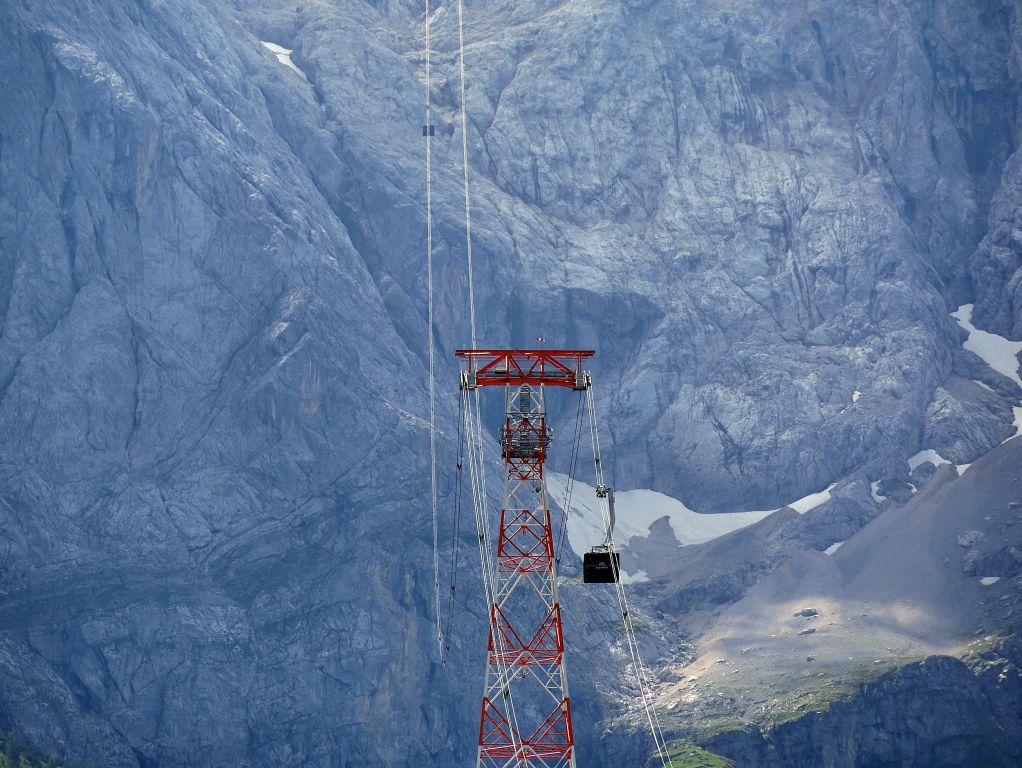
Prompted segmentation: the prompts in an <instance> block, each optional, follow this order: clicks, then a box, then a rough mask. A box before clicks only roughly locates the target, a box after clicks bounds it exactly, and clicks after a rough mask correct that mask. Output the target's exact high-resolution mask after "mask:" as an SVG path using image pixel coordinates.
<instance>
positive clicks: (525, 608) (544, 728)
mask: <svg viewBox="0 0 1022 768" xmlns="http://www.w3.org/2000/svg"><path fill="white" fill-rule="evenodd" d="M456 354H457V355H458V357H461V358H464V359H465V361H466V365H467V370H466V371H464V373H463V375H462V387H463V388H464V389H470V390H471V389H476V388H477V387H488V386H499V387H504V400H505V409H504V410H505V416H504V425H503V427H502V429H501V432H500V434H501V447H502V451H503V456H504V464H505V470H506V471H505V475H504V501H503V504H502V505H501V510H500V533H499V535H498V537H497V542H496V545H497V547H496V562H495V567H494V569H493V570H494V573H493V578H492V582H491V584H492V593H491V594H490V597H491V598H492V603H491V604H490V606H489V610H490V632H489V643H488V648H487V651H488V658H487V665H486V683H485V686H484V688H483V700H482V708H481V713H480V725H479V752H478V760H477V766H480V767H482V766H543V767H544V768H565V767H570V768H574V766H575V741H574V736H573V733H572V726H571V700H570V698H569V696H568V680H567V677H566V676H565V671H564V632H563V626H562V621H561V606H560V604H559V603H558V601H557V572H556V565H555V562H554V553H555V551H556V550H555V547H554V537H553V531H552V530H551V525H550V509H549V507H548V506H547V490H546V479H545V477H544V473H543V466H544V463H545V461H546V453H547V447H548V446H549V443H550V431H549V430H548V428H547V424H546V408H545V391H546V388H547V387H551V386H554V387H568V388H570V389H573V390H578V391H583V390H586V389H587V388H588V387H589V385H590V384H589V383H590V378H589V374H588V373H587V372H585V371H583V370H582V361H583V360H584V359H585V358H588V357H592V355H593V352H592V351H591V350H459V351H458V352H457V353H456ZM484 544H486V545H488V546H492V544H490V543H489V542H484ZM484 567H485V565H484Z"/></svg>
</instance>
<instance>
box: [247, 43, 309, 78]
mask: <svg viewBox="0 0 1022 768" xmlns="http://www.w3.org/2000/svg"><path fill="white" fill-rule="evenodd" d="M259 42H261V43H262V44H263V45H264V46H266V47H267V48H268V49H269V50H270V51H271V52H272V53H273V55H274V56H276V57H277V61H279V62H280V63H281V64H283V65H284V66H285V67H287V68H288V69H293V70H294V71H295V72H297V73H298V74H299V75H301V76H302V77H303V78H305V73H304V72H302V70H300V69H298V67H296V66H295V63H294V62H293V61H291V54H292V53H294V48H285V47H284V46H282V45H277V44H276V43H270V42H267V41H266V40H260V41H259ZM305 79H308V78H305Z"/></svg>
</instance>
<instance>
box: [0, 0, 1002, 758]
mask: <svg viewBox="0 0 1022 768" xmlns="http://www.w3.org/2000/svg"><path fill="white" fill-rule="evenodd" d="M1017 13H1018V9H1017V7H1016V6H1015V5H1014V4H1012V3H1007V2H1005V3H999V2H978V1H977V2H967V3H958V4H953V5H947V4H945V5H941V4H931V3H925V2H908V3H903V2H888V1H887V0H883V1H882V2H878V3H873V4H862V3H858V2H828V3H822V2H805V3H801V2H800V3H782V2H773V0H770V1H768V2H761V3H743V4H739V5H735V4H734V3H732V2H724V1H723V0H721V1H720V2H710V3H689V2H683V3H678V2H675V1H674V0H636V1H629V2H588V1H585V2H583V1H581V0H578V1H575V0H573V1H572V2H566V3H561V4H546V3H540V2H534V1H532V0H526V2H518V3H510V2H503V1H502V0H485V1H482V2H478V3H475V2H473V3H469V4H468V5H467V7H466V15H467V29H466V37H467V46H468V47H467V51H466V63H467V68H468V108H469V114H470V120H469V136H468V140H469V149H470V170H471V175H472V185H473V187H472V188H473V194H474V198H473V205H474V233H475V241H474V242H475V249H476V251H475V252H476V268H477V269H476V293H477V303H478V304H479V306H480V307H483V308H485V311H481V312H480V338H481V340H483V341H484V342H485V343H487V344H494V345H496V344H508V343H514V344H525V343H530V342H531V340H532V339H534V338H535V337H537V336H545V337H547V338H548V339H549V340H550V343H551V344H553V343H557V344H562V343H563V344H585V345H587V346H588V345H592V346H595V347H596V348H597V349H598V350H599V355H598V357H597V358H596V362H595V364H594V365H595V367H594V373H595V380H596V382H597V394H598V402H599V406H600V412H601V417H602V418H603V419H604V423H605V426H606V427H607V428H608V430H609V431H608V432H607V433H606V434H607V438H608V443H609V445H608V449H609V454H608V455H609V460H610V466H611V470H612V471H611V474H612V475H613V479H614V482H615V483H616V484H617V485H619V487H624V488H627V487H651V488H655V489H658V490H662V491H665V492H668V493H671V494H672V495H674V496H676V497H678V498H680V499H683V500H684V501H685V502H686V503H688V504H689V505H691V506H692V507H693V508H698V509H700V510H702V511H720V510H725V509H737V508H746V509H767V508H773V507H776V506H781V505H782V504H784V503H787V502H789V501H791V500H792V499H795V498H798V497H800V496H803V495H805V494H806V493H809V492H812V491H818V490H820V489H821V488H823V487H825V486H827V485H828V484H830V483H832V482H834V481H837V480H841V479H843V478H845V477H848V476H852V475H854V476H856V477H858V481H859V482H860V483H862V482H865V481H866V480H869V481H874V480H878V479H884V480H885V481H886V480H888V479H889V480H890V481H891V482H892V483H896V482H903V481H904V480H905V479H906V467H905V465H904V461H905V459H906V457H907V456H909V455H912V454H914V453H915V452H916V451H918V450H919V449H920V448H924V447H935V446H934V445H923V444H922V443H923V441H924V440H929V439H930V438H931V436H932V439H933V440H934V441H937V442H939V444H940V445H939V447H941V448H942V449H943V450H947V451H953V452H954V456H953V458H954V460H956V461H959V462H968V461H971V460H973V459H974V458H976V457H977V456H979V455H980V454H981V453H983V452H984V451H986V450H988V449H989V448H990V447H991V446H992V445H994V444H996V443H997V442H999V441H1000V440H1003V439H1004V438H1005V437H1008V436H1009V435H1010V434H1011V433H1012V427H1011V425H1010V423H1009V422H1010V409H1011V407H1012V406H1013V405H1016V404H1017V403H1018V400H1019V397H1020V396H1022V393H1020V392H1019V390H1018V388H1017V387H1016V385H1015V384H1014V383H1013V382H1012V381H1010V380H1008V379H1006V378H1004V377H1003V376H999V375H998V374H996V373H993V372H992V371H990V370H989V369H987V368H986V367H985V366H983V365H982V363H981V362H979V361H978V358H975V356H972V357H970V356H969V355H968V354H967V353H965V352H963V351H962V350H961V342H962V335H961V331H960V330H959V328H958V326H957V325H956V324H955V322H954V321H953V320H952V319H951V318H950V317H949V312H950V311H952V310H953V309H954V308H956V307H957V306H959V304H962V303H965V302H966V301H972V302H974V303H975V305H976V315H975V320H976V322H977V324H978V325H979V326H980V327H984V328H988V329H990V330H993V331H997V332H999V333H1001V334H1002V335H1006V336H1010V337H1012V338H1018V337H1019V335H1020V333H1022V302H1020V300H1019V290H1020V289H1019V277H1018V276H1019V271H1018V270H1019V258H1018V242H1016V241H1018V240H1019V238H1018V237H1017V232H1016V230H1015V224H1014V221H1015V216H1016V212H1017V208H1018V205H1017V202H1018V189H1019V161H1018V157H1017V155H1016V154H1014V153H1015V149H1016V144H1017V141H1016V139H1017V136H1018V125H1017V106H1018V105H1017V94H1018V61H1017V56H1018V34H1017ZM421 14H422V11H421V7H420V6H419V5H418V4H414V3H406V2H401V1H398V2H389V3H382V2H381V3H373V2H360V1H358V0H351V1H350V2H349V1H348V0H345V1H344V2H329V3H328V2H320V1H319V0H293V1H292V0H287V1H286V2H285V0H233V2H231V1H229V0H202V1H201V2H200V0H138V2H127V1H124V0H8V1H7V2H4V3H2V4H0V82H2V83H3V95H2V97H0V98H2V104H0V322H2V325H0V730H7V731H13V732H15V733H17V734H19V736H20V737H22V738H24V739H26V740H29V741H31V742H32V743H34V744H37V745H38V746H40V747H42V748H44V749H46V750H47V751H49V752H51V753H54V754H56V755H58V756H60V757H61V758H64V759H67V760H69V761H72V762H85V761H91V762H95V763H99V764H103V765H107V766H110V767H111V768H121V767H122V766H157V765H160V766H215V765H237V766H271V765H274V766H275V765H303V766H326V765H348V766H361V765H365V766H378V765H392V766H399V765H422V764H436V765H453V764H455V763H456V762H457V761H461V760H465V759H467V755H469V753H470V752H471V741H472V737H473V730H474V728H475V727H476V723H477V717H478V713H477V711H476V697H477V695H478V690H477V688H478V686H477V684H476V682H475V677H474V676H473V675H470V674H461V673H456V672H455V671H453V670H452V669H451V668H447V669H445V668H443V667H442V666H441V665H440V664H439V659H438V654H437V650H436V642H435V638H434V634H433V615H432V608H431V605H432V590H433V577H432V570H431V564H430V563H431V554H430V550H431V531H430V519H429V504H428V497H427V494H428V469H427V464H426V461H425V458H424V457H425V456H426V445H427V442H426V441H427V432H426V430H425V429H424V424H423V421H422V418H423V416H424V414H425V386H426V360H425V346H426V345H425V338H426V335H425V334H426V329H425V306H426V296H425V279H424V252H423V248H424V242H423V239H424V206H423V202H424V189H423V184H424V180H423V147H422V144H421V137H420V136H419V133H420V124H421V122H422V118H421V114H422V105H423V83H422V82H421V78H420V72H421V67H420V61H421V52H422V39H421V33H422V27H421V23H422V16H421ZM434 14H435V15H434V31H435V44H436V50H435V52H434V53H435V62H434V63H435V80H434V83H433V95H434V100H435V104H436V109H437V115H438V116H437V118H436V121H437V140H436V141H435V143H434V144H435V147H436V153H435V156H434V168H435V171H436V175H435V185H434V195H435V200H436V211H435V215H436V226H437V254H436V259H437V286H438V288H437V296H436V298H437V308H438V309H437V324H436V328H435V334H436V340H437V342H438V348H439V349H440V350H442V353H443V354H442V362H441V363H440V367H439V372H438V378H439V381H440V385H441V387H440V388H441V390H442V392H443V395H442V397H441V399H440V407H439V421H440V424H441V427H442V429H443V430H444V433H443V435H442V436H441V441H440V445H441V453H442V456H441V459H442V462H443V465H444V467H445V468H448V467H449V465H450V463H451V462H452V461H453V445H452V443H453V441H454V439H455V438H454V435H455V428H454V424H455V411H456V408H455V404H454V399H453V390H454V388H455V381H456V377H455V368H454V363H453V360H452V359H450V354H449V353H450V352H451V350H452V349H453V348H455V347H457V346H463V345H465V344H466V339H467V337H468V330H467V322H466V306H465V301H466V300H465V293H466V285H465V268H464V246H463V219H462V214H463V202H462V199H461V197H460V194H461V189H460V174H461V169H460V166H459V161H460V146H461V136H460V133H459V131H460V127H459V126H460V123H459V121H458V120H457V117H456V109H457V75H456V68H455V58H454V57H455V52H456V30H455V26H454V18H455V14H454V8H453V6H451V5H450V4H439V5H436V6H435V7H434ZM263 41H266V42H272V43H275V44H278V45H281V46H284V47H285V48H287V49H292V50H293V53H292V55H291V58H290V61H291V62H292V63H293V65H294V67H293V68H292V67H288V66H284V64H283V63H282V62H281V61H280V60H279V59H278V57H277V56H276V55H275V54H274V53H273V52H271V51H270V50H268V49H267V48H266V47H265V46H264V45H263V44H262V42H263ZM953 374H955V375H957V376H958V379H954V378H950V379H949V377H952V375H953ZM974 379H978V380H980V381H981V382H982V386H981V385H980V384H972V383H971V382H972V380H974ZM564 407H565V408H566V407H567V406H564ZM565 413H567V411H562V412H556V413H555V414H554V415H555V416H556V417H563V416H564V414H565ZM567 431H568V430H563V432H564V433H565V434H566V433H567ZM564 452H565V454H566V453H567V451H566V450H565V451H564ZM558 460H559V461H562V462H564V463H566V455H565V456H563V457H561V458H560V459H558ZM451 490H452V487H451V475H450V473H449V472H446V471H445V473H444V474H443V487H442V489H441V491H442V505H443V507H444V509H445V510H446V509H449V506H450V505H449V496H450V492H451ZM906 493H907V491H906ZM860 495H861V494H860ZM867 498H868V497H867ZM869 511H870V510H866V512H869ZM866 512H863V511H862V510H858V511H856V512H855V514H854V515H852V516H845V517H842V518H841V519H840V520H838V521H837V522H836V523H835V525H845V524H849V525H851V523H848V520H852V519H854V520H855V521H857V522H856V523H855V524H861V523H862V522H864V521H865V519H867V518H868V517H869V515H868V514H866ZM846 518H847V519H846ZM444 533H445V535H449V532H448V531H446V530H445V532H444ZM466 559H468V558H466ZM472 579H473V576H472V571H471V569H470V568H469V567H468V566H465V569H464V574H463V582H462V583H464V584H465V587H464V590H463V591H464V593H465V595H466V597H465V605H464V607H462V608H460V609H459V610H461V611H462V612H463V613H462V615H463V616H464V617H465V618H464V621H463V622H462V624H463V625H464V626H465V629H463V630H461V632H460V634H459V636H458V638H457V643H456V647H455V648H454V654H455V658H456V659H457V661H458V663H459V664H461V665H463V668H464V669H479V668H481V664H482V659H481V648H482V642H483V638H482V633H483V625H482V619H481V618H480V617H481V616H482V615H483V608H482V606H481V605H479V603H480V602H481V601H480V600H478V599H476V600H473V599H471V596H472V595H473V594H476V593H473V591H472V589H473V585H474V582H473V580H472ZM565 594H566V595H568V597H566V598H565V599H566V602H570V601H571V599H572V598H571V597H570V590H566V592H565ZM476 597H478V595H477V594H476ZM654 599H655V596H654V595H653V594H652V592H651V591H647V593H646V594H645V596H643V595H642V594H640V599H639V603H640V608H639V610H643V611H648V612H649V615H650V621H651V627H652V629H651V633H650V636H649V637H648V638H647V639H646V641H645V642H646V643H647V644H648V648H647V650H648V652H649V653H650V655H651V656H652V657H653V658H667V657H670V656H671V655H672V654H677V653H680V652H682V651H681V650H680V644H682V643H683V642H684V639H683V638H679V637H677V636H675V635H672V633H671V631H670V628H671V626H672V625H671V623H670V622H671V617H669V616H667V617H664V618H663V623H662V624H657V616H656V613H655V609H654V608H653V607H652V604H653V602H654ZM570 609H571V610H573V611H576V613H575V620H576V625H575V626H576V627H578V629H579V634H578V636H577V637H576V638H572V637H570V636H569V638H568V639H569V643H570V644H571V645H572V649H573V651H572V653H577V652H578V650H579V649H580V648H588V647H597V646H598V647H599V648H605V647H606V646H612V645H613V644H614V642H615V640H614V636H613V633H612V631H611V629H610V625H611V623H612V620H611V619H610V617H609V616H608V615H607V611H606V610H605V606H603V605H602V604H600V602H599V601H598V600H588V599H587V598H586V597H585V593H584V592H581V591H580V594H579V596H578V598H577V599H576V600H575V601H574V603H573V604H572V606H571V607H570ZM583 638H584V639H583ZM583 658H585V657H584V656H581V655H579V656H578V659H579V661H578V662H573V661H570V660H569V668H572V667H571V665H572V664H575V667H574V668H572V672H571V674H572V680H573V681H577V682H573V685H575V686H576V691H578V692H579V696H580V701H581V702H582V703H580V704H579V709H578V711H579V712H580V713H584V714H585V715H586V717H584V718H580V725H579V734H580V740H579V755H580V759H581V758H583V757H585V758H589V757H591V758H592V759H591V760H590V762H589V763H588V764H600V762H601V761H603V762H604V763H606V764H609V761H610V760H611V757H612V756H613V755H614V754H616V753H615V750H616V749H618V748H620V749H621V750H631V752H629V753H630V754H637V753H638V752H639V751H641V749H642V748H643V745H644V742H642V741H641V740H634V741H628V738H630V737H625V736H621V737H620V738H621V739H623V741H622V742H621V743H620V744H618V743H617V742H615V741H614V738H615V737H613V736H612V737H611V738H609V739H606V740H602V741H601V739H603V737H604V732H605V730H606V728H605V726H604V724H603V722H604V719H605V718H606V719H609V718H613V717H615V716H616V714H619V713H620V712H621V708H623V707H625V705H626V704H627V703H628V700H629V699H628V697H629V694H631V693H634V691H632V689H630V688H629V685H631V684H630V683H629V682H628V680H627V676H626V675H624V673H623V664H620V663H618V659H619V658H620V654H618V655H617V656H614V657H613V659H614V661H613V663H611V664H610V665H609V666H608V665H602V664H601V665H596V664H593V665H589V664H587V663H585V662H584V661H582V659H583Z"/></svg>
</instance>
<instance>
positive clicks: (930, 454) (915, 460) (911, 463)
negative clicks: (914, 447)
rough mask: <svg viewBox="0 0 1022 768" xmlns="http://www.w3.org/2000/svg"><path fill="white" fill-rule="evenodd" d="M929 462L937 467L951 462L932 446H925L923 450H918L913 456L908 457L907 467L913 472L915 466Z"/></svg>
mask: <svg viewBox="0 0 1022 768" xmlns="http://www.w3.org/2000/svg"><path fill="white" fill-rule="evenodd" d="M926 462H930V464H932V465H933V466H935V467H939V466H940V465H941V464H950V463H951V462H950V461H948V460H947V459H945V458H944V457H943V456H941V455H940V454H939V453H937V452H936V451H935V450H933V449H932V448H927V449H926V450H924V451H919V453H917V454H916V455H915V456H911V457H909V460H908V469H909V471H910V472H914V471H915V468H916V467H918V466H919V465H920V464H925V463H926Z"/></svg>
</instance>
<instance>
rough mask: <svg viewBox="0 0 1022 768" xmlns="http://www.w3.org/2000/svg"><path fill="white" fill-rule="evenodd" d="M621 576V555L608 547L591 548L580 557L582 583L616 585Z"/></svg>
mask: <svg viewBox="0 0 1022 768" xmlns="http://www.w3.org/2000/svg"><path fill="white" fill-rule="evenodd" d="M620 575H621V553H619V552H612V551H611V550H610V547H593V548H592V549H591V550H589V551H588V552H586V553H585V554H584V555H582V581H583V583H585V584H616V583H617V582H618V581H619V580H620Z"/></svg>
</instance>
